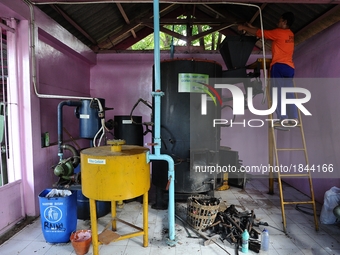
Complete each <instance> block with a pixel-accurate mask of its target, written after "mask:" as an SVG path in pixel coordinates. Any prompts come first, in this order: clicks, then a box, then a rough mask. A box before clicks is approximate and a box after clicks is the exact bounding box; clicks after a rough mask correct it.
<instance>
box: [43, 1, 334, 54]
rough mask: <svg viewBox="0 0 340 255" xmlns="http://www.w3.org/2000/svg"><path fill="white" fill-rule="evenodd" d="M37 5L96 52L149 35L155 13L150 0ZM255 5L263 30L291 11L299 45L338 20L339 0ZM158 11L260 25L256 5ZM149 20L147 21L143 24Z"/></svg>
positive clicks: (125, 45) (167, 15)
mask: <svg viewBox="0 0 340 255" xmlns="http://www.w3.org/2000/svg"><path fill="white" fill-rule="evenodd" d="M119 5H120V6H119ZM37 6H38V7H39V8H40V9H41V10H42V11H43V12H45V13H46V14H47V15H48V16H50V17H51V18H52V19H54V20H55V21H56V22H58V23H59V24H60V25H61V26H63V27H64V28H65V29H67V30H68V31H69V32H70V33H71V34H73V35H74V36H75V37H77V38H78V39H79V40H80V41H82V42H83V43H84V44H86V45H87V46H89V47H90V48H92V49H93V50H94V51H95V52H100V51H102V50H124V49H127V48H129V47H130V46H131V45H133V44H134V43H135V42H136V41H138V40H141V39H143V38H144V37H145V36H147V35H148V34H150V33H152V30H150V27H151V28H152V25H150V24H151V22H152V15H153V5H152V3H139V2H137V3H121V4H119V3H96V4H87V3H86V4H85V3H84V4H42V5H37ZM257 6H259V7H262V8H263V10H262V16H263V26H264V28H265V29H272V28H274V27H276V24H277V21H278V19H279V17H280V16H281V14H282V13H284V12H286V11H292V12H293V13H294V14H295V22H294V24H293V26H292V27H291V29H292V31H293V32H294V33H296V39H297V42H298V43H301V42H303V41H304V40H306V39H307V38H309V37H310V36H312V35H314V34H315V33H318V32H320V31H321V30H322V29H324V28H326V27H328V26H330V25H331V24H333V23H335V22H338V21H339V20H340V11H339V9H340V8H339V5H337V4H307V3H257ZM119 7H121V8H119ZM160 11H161V13H160V16H161V21H162V20H163V19H167V21H169V19H170V21H171V19H172V21H174V22H175V18H176V17H177V16H179V15H181V14H185V15H187V16H190V15H192V16H193V17H196V19H195V20H196V21H200V20H202V21H203V20H207V18H208V19H210V21H209V23H210V25H211V26H212V24H211V22H216V24H215V26H216V27H217V26H218V25H221V22H224V23H225V24H227V23H229V24H232V23H241V22H250V21H253V22H252V24H253V25H254V26H257V27H259V26H260V17H259V15H258V9H257V8H254V7H249V6H242V5H235V4H219V3H217V4H209V3H201V2H200V3H197V4H189V5H188V4H182V3H177V4H176V3H175V4H171V3H162V4H160ZM328 14H329V15H328ZM148 21H149V22H150V24H146V23H147V22H148ZM315 21H317V22H315ZM188 22H189V21H188ZM311 24H312V25H311ZM313 27H314V30H313ZM306 28H308V32H306ZM220 32H221V33H223V34H230V33H238V31H237V30H236V27H235V26H234V27H230V28H228V29H222V30H220ZM299 33H300V34H299ZM299 36H300V37H299Z"/></svg>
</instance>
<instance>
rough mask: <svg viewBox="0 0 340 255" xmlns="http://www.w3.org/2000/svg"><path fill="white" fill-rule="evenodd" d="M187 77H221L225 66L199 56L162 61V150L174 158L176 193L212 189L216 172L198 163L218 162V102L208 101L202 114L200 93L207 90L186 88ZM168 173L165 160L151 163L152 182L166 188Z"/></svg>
mask: <svg viewBox="0 0 340 255" xmlns="http://www.w3.org/2000/svg"><path fill="white" fill-rule="evenodd" d="M186 76H187V77H189V78H188V80H191V81H192V80H193V79H194V78H192V77H195V76H197V77H198V76H200V77H206V78H219V77H221V76H222V67H221V65H220V64H218V63H216V62H214V61H207V60H197V59H174V60H167V61H162V62H161V90H162V91H163V92H164V96H162V98H161V138H162V147H161V153H162V154H168V155H170V156H172V157H173V159H174V161H175V192H176V193H202V192H207V191H210V190H211V189H212V185H211V184H209V181H210V180H212V179H213V178H214V175H212V174H210V173H207V172H197V171H195V166H197V165H199V166H208V165H214V164H215V165H216V164H217V163H218V150H219V148H220V129H219V127H216V128H214V127H213V119H218V118H220V116H221V114H220V110H221V108H220V105H219V103H218V102H217V104H214V102H213V100H207V115H202V114H201V95H202V93H204V92H203V91H201V92H200V93H197V91H196V93H190V92H189V91H186V88H185V83H186V82H187V81H186V80H185V79H186V78H183V77H186ZM181 79H182V80H181ZM180 80H181V81H180ZM203 80H204V79H203ZM179 81H180V82H179ZM207 82H209V81H207ZM210 82H211V81H210ZM183 84H184V85H183ZM188 84H189V83H187V85H188ZM196 85H197V86H200V84H196ZM196 85H193V86H196ZM210 85H211V86H213V85H214V84H210ZM205 88H207V87H205ZM210 92H211V91H210ZM207 97H208V98H209V95H208V96H207ZM167 174H168V166H167V163H166V162H165V161H153V162H152V182H153V184H154V185H155V186H156V187H158V188H161V189H163V190H164V189H165V187H166V185H167V181H168V177H167ZM219 176H220V177H221V175H219ZM219 179H220V180H222V178H219Z"/></svg>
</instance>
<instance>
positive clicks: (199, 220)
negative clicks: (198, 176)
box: [187, 196, 220, 230]
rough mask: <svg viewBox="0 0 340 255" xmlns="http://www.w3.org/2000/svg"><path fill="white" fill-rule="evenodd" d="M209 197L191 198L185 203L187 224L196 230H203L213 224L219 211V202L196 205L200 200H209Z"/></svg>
mask: <svg viewBox="0 0 340 255" xmlns="http://www.w3.org/2000/svg"><path fill="white" fill-rule="evenodd" d="M210 198H211V197H209V196H191V197H189V198H188V201H187V222H188V223H189V225H190V226H192V227H193V228H195V229H197V230H204V229H206V228H207V227H209V226H210V225H211V224H213V223H214V221H215V218H216V215H217V213H218V211H219V207H220V201H219V200H216V202H217V204H214V205H202V204H200V203H198V201H199V200H202V199H204V200H205V199H210Z"/></svg>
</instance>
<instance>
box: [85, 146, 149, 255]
mask: <svg viewBox="0 0 340 255" xmlns="http://www.w3.org/2000/svg"><path fill="white" fill-rule="evenodd" d="M124 143H125V141H123V140H112V141H108V144H110V145H109V146H100V147H92V148H88V149H85V150H83V151H82V152H81V153H80V157H81V162H82V170H81V183H82V192H83V194H84V195H85V196H86V197H88V198H89V201H90V218H91V229H92V233H93V237H92V245H93V254H94V255H97V254H98V246H99V244H100V242H99V240H98V235H97V233H98V226H97V217H96V216H97V215H96V203H95V202H96V200H99V201H111V207H112V208H111V213H112V230H113V231H116V223H117V221H120V222H122V223H125V224H128V225H129V226H132V227H134V228H135V229H137V230H138V231H136V232H133V233H130V234H125V235H122V236H119V237H118V238H117V239H115V240H114V241H119V240H123V239H127V238H132V237H135V236H141V235H143V246H144V247H146V246H147V245H148V191H149V189H150V166H149V163H148V162H147V153H148V149H147V148H144V147H142V146H135V145H124ZM141 195H143V228H139V227H137V226H134V225H132V224H129V223H127V222H125V221H123V220H120V219H118V218H117V217H116V202H117V201H122V200H127V199H131V198H135V197H138V196H141Z"/></svg>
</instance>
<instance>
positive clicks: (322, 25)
mask: <svg viewBox="0 0 340 255" xmlns="http://www.w3.org/2000/svg"><path fill="white" fill-rule="evenodd" d="M321 21H322V22H321ZM339 21H340V5H336V6H335V7H333V8H332V9H330V10H329V11H328V12H326V13H324V14H323V15H321V16H319V17H318V18H317V19H315V20H314V21H312V22H310V23H309V24H308V25H307V26H305V27H304V28H303V29H301V30H299V31H298V32H296V33H295V45H298V44H299V43H301V42H303V41H305V40H307V39H308V38H310V37H312V36H314V35H316V34H317V33H320V32H321V31H322V30H324V29H326V28H328V27H329V26H331V25H333V24H334V23H336V22H339Z"/></svg>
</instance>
